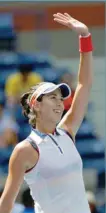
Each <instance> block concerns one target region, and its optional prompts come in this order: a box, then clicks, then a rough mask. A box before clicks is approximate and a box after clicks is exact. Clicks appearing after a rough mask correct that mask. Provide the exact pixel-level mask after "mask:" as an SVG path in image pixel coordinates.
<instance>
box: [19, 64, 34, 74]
mask: <svg viewBox="0 0 106 213" xmlns="http://www.w3.org/2000/svg"><path fill="white" fill-rule="evenodd" d="M32 69H33V65H32V64H20V65H19V71H20V72H21V73H29V72H31V71H32Z"/></svg>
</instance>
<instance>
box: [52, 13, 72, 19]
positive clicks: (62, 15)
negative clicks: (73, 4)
mask: <svg viewBox="0 0 106 213" xmlns="http://www.w3.org/2000/svg"><path fill="white" fill-rule="evenodd" d="M53 16H54V17H55V18H59V19H62V20H69V17H67V16H65V15H64V14H62V13H57V14H54V15H53Z"/></svg>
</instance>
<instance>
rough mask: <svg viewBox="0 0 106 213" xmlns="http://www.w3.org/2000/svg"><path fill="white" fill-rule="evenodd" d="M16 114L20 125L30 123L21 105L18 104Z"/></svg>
mask: <svg viewBox="0 0 106 213" xmlns="http://www.w3.org/2000/svg"><path fill="white" fill-rule="evenodd" d="M14 116H15V119H16V122H17V123H18V124H19V125H24V124H26V123H28V119H27V118H26V117H25V116H24V115H23V114H22V108H21V106H20V105H17V107H16V109H15V114H14Z"/></svg>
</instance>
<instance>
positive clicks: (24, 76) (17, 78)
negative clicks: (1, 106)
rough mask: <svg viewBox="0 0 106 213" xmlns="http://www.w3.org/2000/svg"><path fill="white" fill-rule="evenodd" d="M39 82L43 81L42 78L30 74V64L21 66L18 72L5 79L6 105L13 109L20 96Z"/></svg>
mask: <svg viewBox="0 0 106 213" xmlns="http://www.w3.org/2000/svg"><path fill="white" fill-rule="evenodd" d="M41 81H43V79H42V77H41V76H40V75H39V74H37V73H35V72H32V65H31V64H21V65H20V66H19V72H17V73H15V74H11V75H10V76H9V78H8V79H7V82H6V86H5V93H6V96H7V99H8V101H7V105H8V106H9V107H14V105H15V104H17V103H18V102H19V97H20V95H21V94H23V93H24V92H26V91H27V90H28V89H29V88H30V87H32V86H34V85H36V84H37V83H39V82H41Z"/></svg>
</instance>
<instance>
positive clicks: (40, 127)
mask: <svg viewBox="0 0 106 213" xmlns="http://www.w3.org/2000/svg"><path fill="white" fill-rule="evenodd" d="M55 128H56V125H53V124H51V125H50V124H49V125H47V124H46V126H45V125H43V124H41V123H36V129H37V130H38V131H40V132H42V133H45V134H48V133H53V132H54V131H55Z"/></svg>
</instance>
